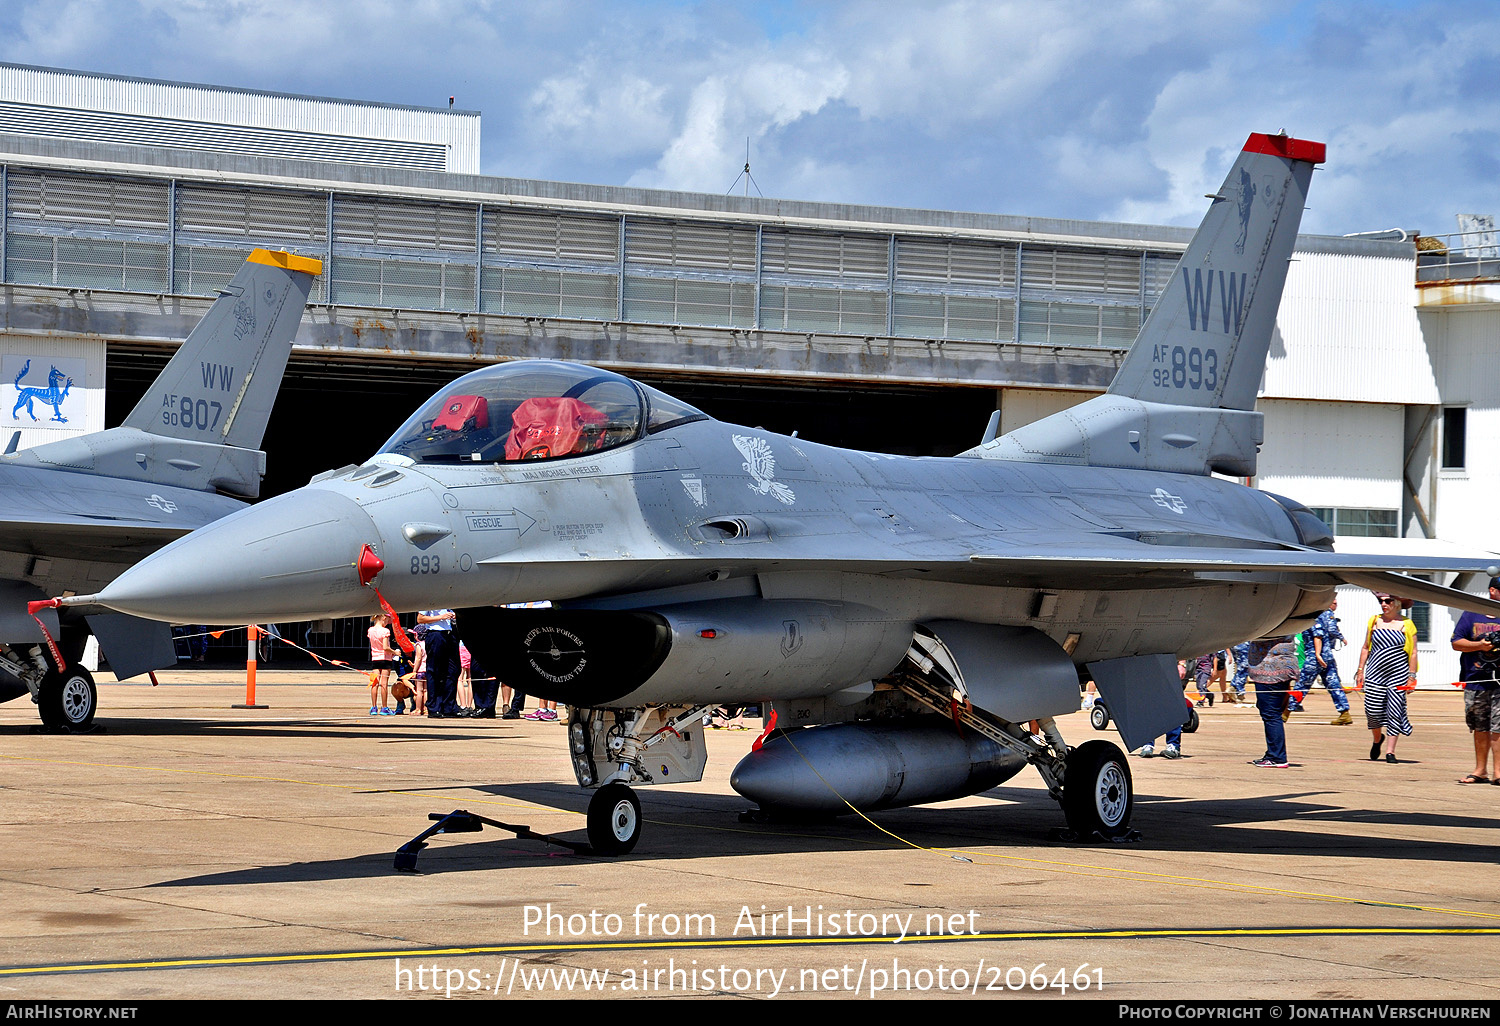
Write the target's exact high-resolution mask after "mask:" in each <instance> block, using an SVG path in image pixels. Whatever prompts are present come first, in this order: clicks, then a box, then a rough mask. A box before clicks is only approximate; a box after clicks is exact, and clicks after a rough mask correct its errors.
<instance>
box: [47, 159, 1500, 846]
mask: <svg viewBox="0 0 1500 1026" xmlns="http://www.w3.org/2000/svg"><path fill="white" fill-rule="evenodd" d="M1323 157H1324V147H1323V146H1322V145H1321V144H1319V143H1313V142H1306V141H1303V140H1299V139H1292V138H1288V137H1287V136H1285V135H1281V136H1267V135H1252V136H1250V138H1249V140H1248V142H1246V144H1245V147H1244V150H1243V152H1242V153H1240V154H1239V157H1238V159H1237V160H1236V161H1235V163H1234V166H1233V167H1232V168H1231V169H1230V171H1229V176H1228V179H1227V181H1226V182H1225V185H1224V187H1223V188H1222V189H1221V191H1220V192H1219V193H1218V194H1217V195H1215V196H1213V197H1211V199H1212V203H1211V205H1210V207H1209V210H1208V214H1207V216H1206V217H1205V218H1204V221H1203V224H1202V226H1201V228H1200V229H1199V231H1198V233H1197V235H1196V237H1195V238H1194V239H1193V241H1192V243H1191V245H1190V246H1189V247H1188V249H1187V252H1186V253H1185V254H1184V256H1183V258H1182V261H1181V263H1180V265H1179V266H1178V268H1177V270H1176V272H1175V274H1174V276H1173V277H1172V279H1171V281H1170V283H1169V285H1168V287H1167V291H1166V293H1165V294H1164V295H1163V296H1162V297H1161V300H1160V302H1159V303H1158V304H1157V306H1156V307H1155V309H1154V310H1153V311H1152V312H1151V315H1150V317H1149V319H1148V320H1147V322H1146V324H1145V325H1144V326H1143V328H1142V329H1141V332H1140V335H1139V337H1138V339H1137V341H1136V343H1135V345H1134V347H1133V349H1132V350H1131V352H1130V353H1129V355H1128V357H1127V358H1126V360H1125V362H1124V363H1123V365H1122V366H1121V368H1120V370H1119V373H1118V374H1117V376H1116V378H1115V381H1114V383H1113V384H1112V385H1111V387H1110V389H1109V391H1108V392H1107V393H1106V394H1105V395H1102V396H1099V397H1097V398H1095V399H1092V400H1090V401H1088V402H1085V403H1084V404H1082V405H1081V406H1078V407H1075V408H1074V409H1072V410H1070V411H1067V412H1064V413H1060V414H1057V415H1056V416H1052V417H1049V418H1046V419H1044V420H1041V421H1038V422H1036V423H1034V424H1031V425H1029V426H1027V427H1025V428H1022V429H1020V430H1017V431H1014V432H1011V433H1009V434H1007V435H1004V436H1001V437H997V438H989V439H987V440H985V441H983V442H982V443H981V444H980V445H979V446H978V447H976V448H973V449H970V450H968V451H967V452H964V453H962V454H961V455H959V456H957V457H952V458H927V459H922V458H906V457H896V456H883V455H877V454H873V453H866V452H856V451H850V450H845V449H836V448H832V447H829V446H824V445H819V444H816V443H814V442H810V441H806V440H802V439H798V438H789V437H785V436H782V435H776V434H772V433H770V432H766V431H762V430H759V429H754V428H745V427H737V426H734V425H730V424H724V423H720V422H719V421H716V420H713V419H712V418H710V417H709V416H708V415H706V414H705V413H703V412H701V411H699V410H697V409H694V408H692V407H690V406H687V405H685V404H684V403H682V402H679V401H677V400H675V399H673V398H671V397H670V396H668V395H665V394H663V393H662V392H660V391H657V390H656V389H654V388H649V387H646V386H644V385H641V384H639V383H637V382H634V381H631V380H630V379H628V378H626V377H622V376H621V375H619V374H616V373H612V372H610V371H606V370H599V369H595V368H591V367H584V366H578V365H575V364H566V363H553V362H547V361H518V362H513V363H506V364H501V365H498V366H492V367H487V368H484V369H482V370H478V371H475V372H473V373H471V374H468V375H466V376H464V377H462V378H460V379H458V380H457V381H455V382H454V383H453V384H452V385H450V386H449V387H448V388H446V389H444V390H443V391H441V392H439V393H438V394H437V395H435V396H433V398H432V399H431V400H430V401H429V402H428V403H427V404H426V405H424V406H423V407H422V408H421V409H420V410H418V411H417V413H416V414H414V415H413V416H412V417H411V419H410V420H408V421H407V422H406V424H405V425H403V426H402V427H401V428H400V430H398V431H397V432H396V434H395V435H394V436H393V437H392V438H391V439H390V440H389V441H388V442H386V444H385V445H384V446H383V447H382V448H381V449H380V451H379V452H378V453H377V454H376V455H375V456H373V457H371V458H370V460H369V461H368V462H366V463H365V464H364V465H363V466H359V467H348V468H345V469H343V470H338V471H333V472H331V473H328V474H325V475H322V476H321V477H320V478H318V479H315V480H314V481H313V482H312V483H311V484H309V485H308V486H307V487H305V488H301V489H299V490H297V491H295V492H291V493H289V494H287V495H283V496H280V497H278V498H275V499H272V500H270V501H268V502H265V503H262V504H260V505H258V506H255V507H253V508H251V509H248V510H245V511H243V512H240V513H237V514H235V515H233V516H230V517H227V518H225V519H224V520H221V521H219V522H217V523H215V524H212V525H210V526H209V527H207V528H204V529H203V530H200V531H198V532H195V533H194V534H193V535H191V536H189V537H187V538H184V539H181V540H180V541H177V542H175V543H174V544H172V545H170V546H168V547H167V548H165V549H163V550H162V551H161V552H159V553H157V554H155V555H154V556H152V557H151V558H149V559H147V560H146V561H144V562H142V563H141V564H140V565H139V566H137V567H136V568H134V569H133V570H131V571H129V572H128V573H126V574H124V575H122V576H121V577H120V578H118V579H117V580H115V581H114V582H113V583H112V584H110V585H109V586H108V587H106V588H105V589H103V590H102V591H101V592H100V593H99V594H97V595H94V596H84V597H79V598H75V599H70V600H68V602H70V603H82V604H89V603H97V604H99V605H103V606H107V607H109V608H112V609H116V610H120V611H122V612H127V613H131V614H133V615H136V616H145V617H154V618H158V619H162V620H169V621H180V620H187V619H194V620H200V621H201V620H208V621H217V622H224V623H236V622H237V623H245V622H253V621H265V620H288V619H298V618H304V617H323V616H348V615H354V614H366V613H370V612H373V611H375V610H377V609H378V608H380V606H379V602H380V601H381V598H380V596H383V598H384V600H385V601H387V602H389V604H390V605H391V606H393V607H394V608H395V609H397V610H418V609H428V608H457V609H458V610H459V623H460V625H461V627H462V629H463V632H464V636H465V638H466V640H467V643H468V645H469V647H470V648H471V649H472V650H473V652H474V654H475V657H476V658H477V659H479V660H481V661H482V662H483V663H484V665H485V666H486V667H488V668H490V669H491V670H493V671H494V672H496V673H497V674H498V675H499V676H500V677H501V679H503V680H505V681H506V682H508V683H510V684H512V685H514V686H516V687H518V688H520V689H521V690H523V691H525V692H527V693H528V694H532V695H536V696H539V697H542V698H548V699H555V700H556V701H558V702H562V703H566V704H567V706H568V707H569V709H570V712H569V719H568V733H567V743H568V746H569V751H570V753H571V756H572V760H573V766H574V771H575V773H576V775H577V779H578V783H579V784H581V785H582V786H584V787H586V788H592V789H595V791H594V795H593V797H592V798H591V800H590V805H589V815H588V834H589V840H590V843H591V844H592V845H593V846H594V848H595V849H596V850H600V851H605V852H614V853H618V852H625V851H629V850H630V849H631V848H632V847H633V846H634V845H635V844H636V842H637V840H638V838H639V836H640V832H641V823H642V819H641V814H640V803H639V800H638V799H637V797H636V795H635V793H634V790H633V788H634V787H635V786H637V785H645V784H657V783H677V782H682V781H694V780H698V779H701V776H702V773H703V769H704V764H705V760H706V757H707V756H706V749H705V746H704V742H703V736H702V729H701V725H700V721H701V719H702V717H703V714H704V711H705V709H707V708H711V707H714V706H717V705H720V704H738V703H752V702H757V703H762V704H763V705H766V706H768V707H769V708H770V709H772V710H774V712H775V715H776V717H777V719H776V726H777V728H778V729H777V730H776V731H775V732H774V733H772V734H771V735H770V736H769V739H768V740H767V741H766V743H765V744H763V745H761V746H759V747H758V748H757V749H756V750H754V751H752V752H751V753H750V754H749V755H748V756H746V757H745V759H744V760H743V761H742V762H741V763H740V764H739V765H738V767H737V768H736V769H735V770H734V773H733V776H732V782H733V785H734V787H735V788H736V789H738V790H739V791H740V793H742V794H744V795H746V796H747V797H749V798H751V799H753V800H754V801H756V802H758V803H759V804H760V805H761V806H762V807H763V808H764V809H766V810H768V811H772V812H774V811H811V812H818V811H822V812H843V811H847V808H848V807H850V806H852V807H854V808H857V809H860V810H870V809H880V808H887V807H892V806H903V805H912V804H919V803H924V802H932V801H939V800H942V799H948V798H954V797H958V796H962V795H968V794H975V793H978V792H980V791H984V790H986V789H988V788H990V787H993V786H995V785H996V784H998V783H1000V782H1001V781H1003V780H1005V779H1007V778H1008V777H1010V776H1012V775H1013V774H1015V773H1016V772H1018V771H1019V770H1020V769H1021V768H1022V767H1023V766H1024V765H1025V764H1027V763H1030V764H1032V765H1033V766H1035V767H1036V768H1037V770H1038V771H1039V772H1040V773H1041V776H1042V778H1043V779H1044V781H1045V782H1046V784H1047V787H1048V789H1049V791H1050V793H1051V795H1052V796H1053V797H1054V798H1055V799H1057V800H1058V801H1059V802H1060V803H1061V805H1062V808H1063V812H1064V814H1065V816H1066V820H1067V822H1068V824H1069V826H1070V828H1071V829H1072V830H1073V831H1075V832H1076V833H1077V834H1079V835H1083V836H1093V835H1100V836H1103V837H1108V838H1115V837H1120V836H1123V835H1125V834H1127V833H1128V832H1129V824H1130V819H1131V809H1132V804H1133V798H1132V790H1131V776H1130V769H1129V766H1128V764H1127V761H1126V759H1125V757H1124V754H1123V753H1122V752H1121V750H1120V749H1119V748H1118V747H1116V746H1115V745H1113V744H1111V743H1109V742H1106V741H1103V740H1092V741H1088V742H1086V743H1084V744H1082V745H1080V746H1078V747H1076V748H1069V747H1068V746H1067V744H1066V743H1065V742H1064V740H1063V738H1062V736H1061V734H1060V732H1059V731H1058V730H1057V728H1056V725H1055V723H1053V721H1052V718H1053V717H1056V716H1058V715H1061V714H1063V713H1068V712H1072V711H1075V710H1076V709H1077V708H1078V704H1079V681H1080V678H1081V677H1084V676H1087V677H1091V678H1092V679H1093V680H1095V681H1096V682H1097V684H1098V688H1099V690H1100V692H1102V694H1103V695H1104V697H1105V699H1106V701H1107V702H1108V705H1109V709H1110V711H1111V713H1112V715H1113V716H1114V717H1115V719H1116V721H1117V723H1118V725H1119V729H1120V733H1121V735H1122V736H1123V738H1124V740H1125V742H1126V744H1127V745H1128V746H1129V747H1132V748H1133V747H1136V746H1138V745H1140V744H1142V743H1144V742H1146V741H1148V740H1150V739H1151V738H1153V737H1155V736H1157V735H1159V734H1161V733H1163V732H1164V731H1165V730H1167V729H1168V728H1170V727H1172V726H1174V725H1177V724H1180V723H1181V722H1182V719H1183V700H1182V693H1181V689H1180V684H1179V681H1178V678H1177V674H1176V672H1175V660H1176V658H1177V657H1178V656H1179V655H1180V654H1189V653H1190V654H1197V653H1200V652H1210V651H1214V650H1216V649H1221V648H1226V647H1228V646H1229V645H1231V644H1234V643H1236V642H1238V641H1241V640H1243V639H1244V638H1246V637H1268V636H1277V635H1284V634H1289V633H1292V632H1294V631H1300V630H1302V629H1303V628H1304V627H1306V626H1307V625H1308V624H1310V623H1312V621H1313V619H1314V617H1316V616H1317V614H1318V613H1319V612H1320V611H1321V610H1323V609H1326V608H1327V607H1328V602H1329V599H1330V597H1331V595H1332V592H1333V589H1334V587H1335V585H1337V584H1338V583H1339V582H1349V583H1353V584H1359V585H1365V586H1373V587H1380V588H1387V589H1390V590H1393V591H1397V592H1399V593H1401V594H1406V595H1415V596H1418V597H1420V598H1423V599H1428V600H1431V601H1436V602H1441V603H1447V604H1450V605H1455V606H1458V607H1461V608H1465V609H1475V610H1480V609H1484V610H1490V609H1497V610H1500V603H1493V602H1490V601H1489V600H1488V599H1481V598H1477V597H1474V596H1471V595H1467V594H1465V593H1463V592H1461V591H1458V590H1455V589H1450V588H1446V587H1442V586H1439V585H1435V584H1429V583H1425V582H1420V581H1417V580H1414V579H1410V578H1408V577H1406V576H1403V575H1401V574H1400V573H1396V572H1394V571H1427V572H1432V571H1438V572H1444V571H1446V572H1485V571H1487V566H1486V562H1487V561H1494V560H1495V557H1494V556H1491V555H1483V556H1481V557H1479V558H1478V560H1461V559H1422V560H1418V559H1406V560H1403V559H1399V558H1398V559H1391V558H1385V557H1375V556H1360V555H1345V554H1343V553H1335V552H1334V551H1332V548H1333V547H1332V542H1331V538H1330V535H1329V532H1328V529H1327V528H1326V527H1325V525H1324V524H1323V523H1322V522H1321V521H1320V520H1318V519H1317V518H1316V517H1315V516H1313V515H1312V513H1310V512H1309V511H1308V510H1307V509H1306V508H1305V507H1303V506H1301V505H1299V504H1298V503H1296V502H1294V501H1292V500H1290V499H1285V498H1281V497H1279V496H1275V495H1271V494H1268V493H1265V492H1261V491H1257V490H1255V489H1252V488H1247V487H1244V486H1243V485H1240V484H1238V483H1235V482H1232V481H1228V480H1224V479H1222V478H1218V477H1215V476H1213V474H1214V473H1219V474H1222V475H1228V476H1248V475H1253V474H1254V473H1255V462H1256V454H1257V450H1258V446H1259V443H1260V441H1261V438H1262V426H1261V415H1260V414H1259V413H1256V412H1255V411H1254V406H1255V400H1256V390H1257V387H1258V384H1259V381H1260V377H1261V373H1262V370H1263V368H1264V365H1265V359H1266V352H1267V347H1268V345H1269V342H1270V338H1271V333H1272V327H1273V323H1274V319H1275V315H1276V308H1277V306H1278V304H1279V302H1280V297H1281V291H1282V286H1283V283H1284V281H1285V278H1286V273H1287V264H1288V260H1289V258H1290V256H1291V252H1292V246H1293V243H1294V240H1295V238H1296V234H1297V225H1298V222H1299V221H1300V219H1301V214H1302V209H1303V205H1304V200H1305V196H1306V192H1307V187H1308V183H1309V181H1310V180H1311V177H1312V172H1313V167H1314V165H1315V164H1318V163H1321V162H1322V160H1323ZM1247 184H1248V185H1249V186H1251V187H1253V188H1247V187H1246V185H1247ZM377 592H378V593H379V595H377ZM541 599H550V600H551V601H552V606H551V608H528V609H508V608H499V606H500V605H501V604H508V603H519V602H525V601H533V600H541ZM1033 721H1038V727H1039V730H1038V731H1037V732H1033V729H1032V727H1031V724H1032V722H1033Z"/></svg>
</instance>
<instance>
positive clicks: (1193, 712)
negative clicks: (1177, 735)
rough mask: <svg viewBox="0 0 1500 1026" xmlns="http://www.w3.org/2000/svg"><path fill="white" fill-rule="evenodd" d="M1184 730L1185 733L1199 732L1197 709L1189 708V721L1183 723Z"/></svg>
mask: <svg viewBox="0 0 1500 1026" xmlns="http://www.w3.org/2000/svg"><path fill="white" fill-rule="evenodd" d="M1182 732H1183V733H1184V734H1196V733H1198V710H1197V709H1189V710H1188V718H1187V721H1186V722H1184V723H1183V725H1182Z"/></svg>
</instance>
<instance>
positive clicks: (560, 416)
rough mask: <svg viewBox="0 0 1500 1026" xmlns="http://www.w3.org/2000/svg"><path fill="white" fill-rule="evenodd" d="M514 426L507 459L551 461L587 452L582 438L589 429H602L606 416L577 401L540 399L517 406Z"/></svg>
mask: <svg viewBox="0 0 1500 1026" xmlns="http://www.w3.org/2000/svg"><path fill="white" fill-rule="evenodd" d="M511 421H512V423H514V424H515V428H514V430H512V431H511V433H510V438H508V439H506V442H505V458H506V459H507V460H536V459H549V458H551V457H553V456H567V455H569V454H570V453H574V452H582V451H584V448H585V447H584V446H580V445H579V437H580V436H581V435H582V434H583V433H584V431H585V430H587V429H588V428H602V427H603V426H604V424H605V416H604V414H602V413H600V412H599V411H598V410H596V409H594V408H593V407H592V406H590V405H589V404H588V403H585V402H580V401H578V400H577V399H564V398H553V397H550V396H549V397H539V398H536V399H527V400H526V401H525V402H523V403H522V404H521V405H520V406H517V407H516V412H515V415H514V416H513V417H512V418H511Z"/></svg>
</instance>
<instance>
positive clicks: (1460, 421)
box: [1443, 406, 1469, 470]
mask: <svg viewBox="0 0 1500 1026" xmlns="http://www.w3.org/2000/svg"><path fill="white" fill-rule="evenodd" d="M1468 428H1469V410H1468V407H1465V406H1445V407H1444V408H1443V469H1444V470H1463V469H1465V468H1466V467H1467V466H1468V462H1467V460H1468V454H1467V452H1466V451H1465V450H1466V449H1467V448H1468V442H1469V437H1468V435H1469V431H1468Z"/></svg>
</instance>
